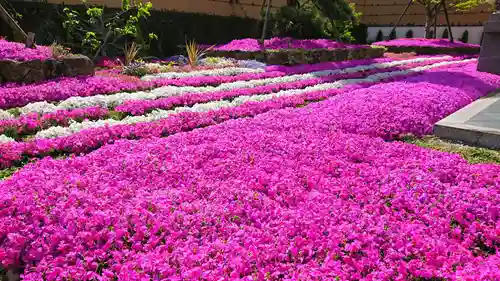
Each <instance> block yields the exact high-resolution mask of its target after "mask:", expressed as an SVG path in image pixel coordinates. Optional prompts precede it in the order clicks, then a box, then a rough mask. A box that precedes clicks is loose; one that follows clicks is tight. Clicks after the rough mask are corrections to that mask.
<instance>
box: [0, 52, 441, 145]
mask: <svg viewBox="0 0 500 281" xmlns="http://www.w3.org/2000/svg"><path fill="white" fill-rule="evenodd" d="M443 61H445V60H443ZM434 62H436V61H431V62H420V63H408V64H405V65H402V66H396V67H392V68H383V69H372V70H368V71H364V72H355V73H348V74H340V75H331V76H325V77H321V78H314V79H309V80H304V81H297V82H292V83H279V84H273V85H267V86H258V87H255V88H245V89H236V90H229V91H217V92H213V93H207V94H198V93H187V94H184V95H180V96H173V97H168V98H160V99H157V100H146V101H141V100H131V101H128V102H125V103H124V104H122V105H119V106H117V107H116V108H115V109H114V110H116V111H117V112H121V113H125V114H127V115H142V114H144V113H146V112H149V111H151V110H153V109H171V108H173V107H175V106H191V105H194V104H196V103H205V102H210V101H216V100H227V99H232V98H235V97H238V96H251V95H259V94H269V93H273V92H278V91H283V90H292V89H301V88H305V87H310V86H314V85H316V84H322V83H327V82H333V81H336V80H340V79H354V78H361V77H366V76H368V75H371V74H374V73H382V72H393V71H397V70H403V69H409V68H414V67H417V66H421V65H427V64H429V63H434ZM73 111H76V112H73ZM86 111H88V112H86ZM110 114H112V112H109V111H108V110H106V109H104V108H102V109H101V110H100V112H99V114H98V115H96V109H95V107H90V108H81V109H76V110H58V111H55V112H51V113H47V114H36V113H30V114H26V115H21V117H19V118H17V119H10V120H3V121H2V120H0V134H6V135H7V136H8V137H13V138H15V139H19V138H21V137H23V136H25V135H28V134H33V133H37V132H38V131H40V130H43V129H48V128H49V127H51V126H68V124H69V123H70V121H71V120H75V121H77V122H81V121H82V120H83V119H90V120H96V119H101V118H106V117H110ZM55 130H56V131H57V132H58V133H57V134H53V133H49V134H44V135H45V136H52V137H54V136H59V135H61V134H62V132H63V130H60V129H55ZM7 140H9V139H5V140H4V142H6V141H7ZM10 140H12V139H10Z"/></svg>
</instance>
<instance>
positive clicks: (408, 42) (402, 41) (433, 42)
mask: <svg viewBox="0 0 500 281" xmlns="http://www.w3.org/2000/svg"><path fill="white" fill-rule="evenodd" d="M372 45H376V46H386V47H431V48H479V47H480V46H479V45H476V44H469V43H463V42H460V41H454V42H453V43H451V42H450V40H448V39H425V38H399V39H394V40H387V41H380V42H375V43H373V44H372Z"/></svg>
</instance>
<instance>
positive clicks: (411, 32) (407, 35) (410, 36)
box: [405, 29, 413, 38]
mask: <svg viewBox="0 0 500 281" xmlns="http://www.w3.org/2000/svg"><path fill="white" fill-rule="evenodd" d="M405 37H406V38H413V30H411V29H408V31H406V34H405Z"/></svg>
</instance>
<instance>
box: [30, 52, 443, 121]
mask: <svg viewBox="0 0 500 281" xmlns="http://www.w3.org/2000/svg"><path fill="white" fill-rule="evenodd" d="M447 58H450V56H441V57H428V58H416V59H409V60H400V61H392V62H385V63H375V64H370V65H360V66H356V67H349V68H344V69H334V70H322V71H315V72H311V73H305V74H294V75H289V76H283V77H275V78H266V79H256V80H249V81H236V82H230V83H222V84H220V85H218V86H215V87H213V86H205V87H192V86H186V87H176V86H165V87H160V88H156V89H154V90H151V91H139V92H134V93H126V92H124V93H117V94H111V95H95V96H89V97H71V98H68V99H67V100H65V101H62V102H61V103H59V104H58V105H55V104H52V103H48V102H35V103H31V104H28V105H26V106H24V107H22V108H20V111H21V113H22V114H26V113H30V112H37V113H49V112H54V111H57V110H66V109H75V108H84V107H91V106H101V107H108V108H113V107H116V106H118V105H120V104H122V103H124V102H126V101H129V100H154V99H158V98H166V97H170V96H177V95H182V94H185V93H209V92H216V91H229V90H234V89H244V88H253V87H257V86H265V85H271V84H277V83H290V82H296V81H303V80H308V79H313V78H318V77H323V76H328V75H334V74H343V73H356V72H360V71H366V70H370V69H383V68H389V67H394V66H398V65H404V64H409V63H419V62H426V61H435V60H443V59H447Z"/></svg>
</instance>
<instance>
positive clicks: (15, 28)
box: [0, 4, 28, 41]
mask: <svg viewBox="0 0 500 281" xmlns="http://www.w3.org/2000/svg"><path fill="white" fill-rule="evenodd" d="M0 19H3V21H4V22H5V23H6V24H7V25H9V26H10V28H11V29H12V33H13V34H14V37H16V39H18V41H26V38H27V37H28V35H27V34H26V33H25V32H24V30H23V29H22V28H21V27H20V26H19V25H18V24H17V22H16V21H15V20H14V18H12V16H11V15H10V14H9V12H7V10H6V9H5V8H4V7H3V6H2V5H1V4H0Z"/></svg>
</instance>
